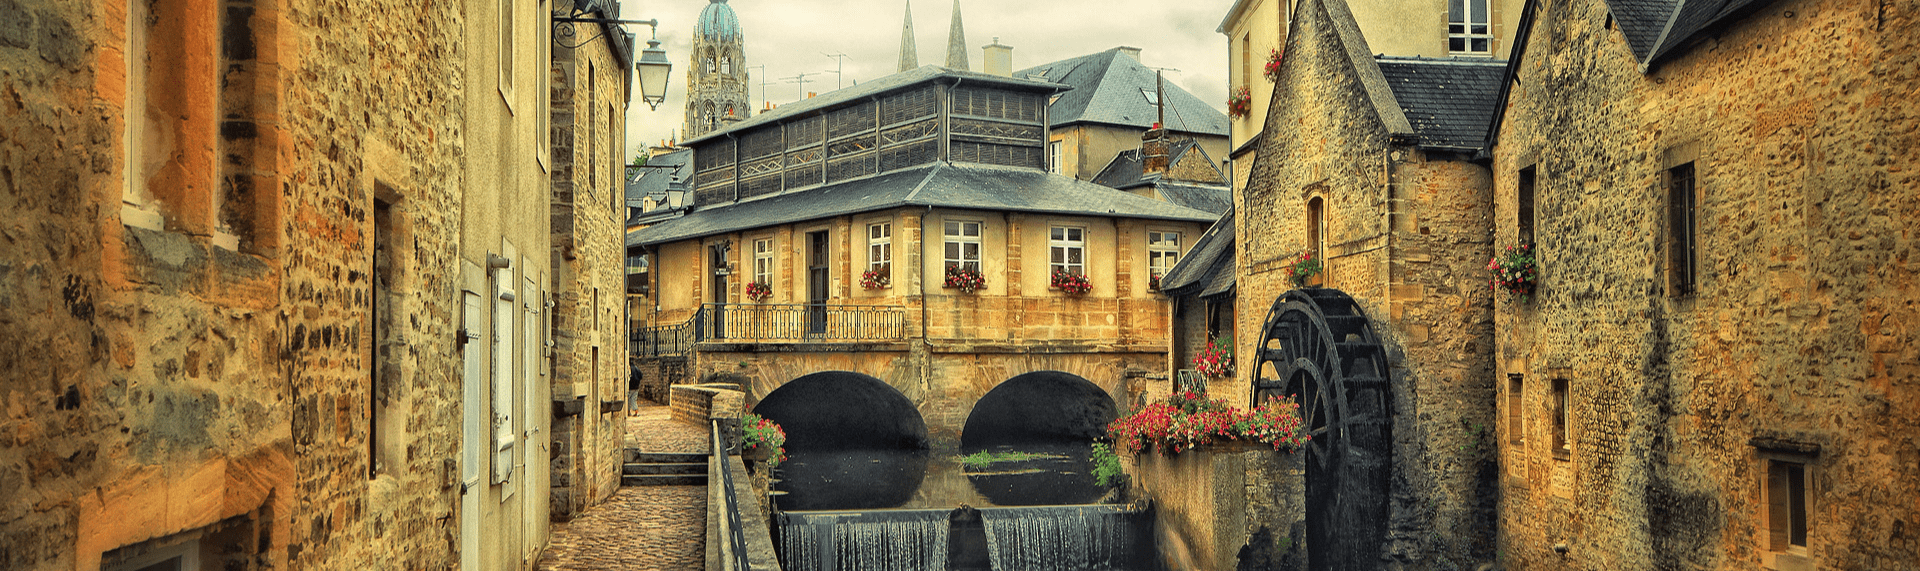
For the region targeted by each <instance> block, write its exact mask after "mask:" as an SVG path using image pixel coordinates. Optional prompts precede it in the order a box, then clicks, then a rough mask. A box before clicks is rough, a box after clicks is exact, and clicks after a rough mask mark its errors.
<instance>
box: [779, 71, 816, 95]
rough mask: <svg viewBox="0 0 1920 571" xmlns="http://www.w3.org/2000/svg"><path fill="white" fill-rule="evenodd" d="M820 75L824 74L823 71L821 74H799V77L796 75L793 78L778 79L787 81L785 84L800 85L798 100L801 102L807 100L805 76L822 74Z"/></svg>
mask: <svg viewBox="0 0 1920 571" xmlns="http://www.w3.org/2000/svg"><path fill="white" fill-rule="evenodd" d="M822 73H826V72H824V71H822V72H816V73H802V74H800V75H796V76H793V77H783V78H780V79H784V80H787V83H798V84H800V99H801V100H804V99H806V98H807V76H809V75H820V74H822Z"/></svg>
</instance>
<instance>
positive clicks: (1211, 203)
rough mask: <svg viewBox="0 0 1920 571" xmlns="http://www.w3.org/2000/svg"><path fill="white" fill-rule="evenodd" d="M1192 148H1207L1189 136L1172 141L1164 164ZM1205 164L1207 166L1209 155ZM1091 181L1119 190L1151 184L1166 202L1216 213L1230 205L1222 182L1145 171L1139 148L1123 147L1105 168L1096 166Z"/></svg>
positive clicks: (1177, 159) (1225, 187) (1227, 189)
mask: <svg viewBox="0 0 1920 571" xmlns="http://www.w3.org/2000/svg"><path fill="white" fill-rule="evenodd" d="M1195 149H1199V152H1200V154H1201V155H1202V156H1204V155H1205V154H1206V152H1207V151H1206V150H1205V149H1201V148H1200V144H1199V143H1198V142H1196V141H1194V140H1193V139H1182V140H1179V141H1175V142H1173V143H1172V152H1171V153H1169V155H1170V156H1169V157H1168V159H1167V162H1168V164H1178V163H1179V162H1180V159H1181V158H1183V157H1185V156H1186V154H1187V153H1188V152H1191V151H1194V150H1195ZM1208 164H1209V166H1211V159H1209V163H1208ZM1093 183H1094V184H1098V185H1101V186H1108V187H1113V188H1117V189H1121V190H1127V189H1131V188H1139V187H1142V186H1152V187H1153V188H1154V190H1157V191H1159V193H1160V196H1161V198H1163V199H1165V200H1166V201H1167V202H1171V203H1174V204H1178V205H1180V206H1185V207H1187V208H1192V209H1195V210H1202V211H1206V212H1211V213H1213V214H1220V213H1222V212H1226V211H1227V209H1230V208H1233V195H1232V194H1231V193H1232V192H1233V190H1232V189H1230V188H1228V187H1227V186H1226V185H1224V184H1211V183H1203V182H1194V181H1182V180H1175V179H1168V178H1165V177H1164V176H1163V175H1160V174H1147V173H1146V165H1145V164H1144V163H1143V162H1142V159H1141V151H1140V149H1127V150H1124V151H1120V153H1119V154H1117V155H1114V157H1113V161H1111V162H1108V163H1107V166H1106V168H1103V169H1100V174H1097V175H1094V176H1093Z"/></svg>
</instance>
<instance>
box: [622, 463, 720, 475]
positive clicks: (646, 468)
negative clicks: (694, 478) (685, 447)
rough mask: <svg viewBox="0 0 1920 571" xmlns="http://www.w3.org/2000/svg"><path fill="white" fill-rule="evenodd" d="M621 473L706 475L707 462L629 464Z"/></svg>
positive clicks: (623, 467)
mask: <svg viewBox="0 0 1920 571" xmlns="http://www.w3.org/2000/svg"><path fill="white" fill-rule="evenodd" d="M620 473H622V474H626V475H628V476H685V475H706V473H707V464H706V463H705V462H699V463H671V464H669V463H658V464H627V465H625V466H622V467H621V470H620Z"/></svg>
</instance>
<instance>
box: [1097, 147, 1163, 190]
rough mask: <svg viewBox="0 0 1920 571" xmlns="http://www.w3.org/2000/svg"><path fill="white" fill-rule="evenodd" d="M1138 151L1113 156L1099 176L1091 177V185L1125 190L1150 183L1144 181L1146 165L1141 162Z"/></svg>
mask: <svg viewBox="0 0 1920 571" xmlns="http://www.w3.org/2000/svg"><path fill="white" fill-rule="evenodd" d="M1141 160H1142V159H1141V157H1140V149H1127V150H1124V151H1120V154H1117V155H1114V156H1113V160H1112V161H1111V162H1108V163H1107V166H1106V168H1102V169H1100V174H1096V175H1093V183H1094V184H1097V185H1101V186H1111V187H1114V188H1120V189H1126V188H1132V187H1136V186H1140V185H1143V184H1146V183H1148V182H1152V181H1149V180H1146V176H1145V173H1146V168H1147V167H1146V165H1145V164H1143V163H1142V162H1141Z"/></svg>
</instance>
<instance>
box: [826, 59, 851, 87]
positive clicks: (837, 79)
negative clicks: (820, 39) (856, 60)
mask: <svg viewBox="0 0 1920 571" xmlns="http://www.w3.org/2000/svg"><path fill="white" fill-rule="evenodd" d="M820 55H823V56H827V57H830V58H833V60H834V61H835V62H836V63H834V64H833V70H832V71H833V88H834V89H840V88H841V87H844V86H843V85H842V84H841V81H842V76H841V75H840V70H842V69H846V66H847V54H842V53H832V54H830V53H827V52H820ZM820 73H826V72H824V71H823V72H820Z"/></svg>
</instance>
